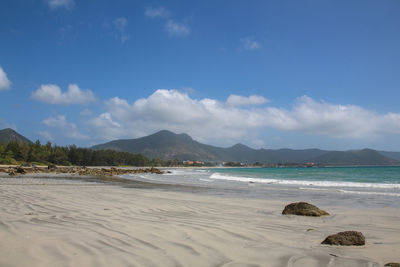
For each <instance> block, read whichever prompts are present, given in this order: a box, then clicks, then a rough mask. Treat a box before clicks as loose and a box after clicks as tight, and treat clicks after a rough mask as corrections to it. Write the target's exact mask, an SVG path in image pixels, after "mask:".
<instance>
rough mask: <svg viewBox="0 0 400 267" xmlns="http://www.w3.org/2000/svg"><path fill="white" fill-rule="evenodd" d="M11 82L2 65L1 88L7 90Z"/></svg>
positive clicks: (0, 68) (0, 72)
mask: <svg viewBox="0 0 400 267" xmlns="http://www.w3.org/2000/svg"><path fill="white" fill-rule="evenodd" d="M10 86H11V82H10V80H9V79H8V78H7V74H6V73H5V72H4V70H3V68H2V67H0V90H5V89H8V88H10Z"/></svg>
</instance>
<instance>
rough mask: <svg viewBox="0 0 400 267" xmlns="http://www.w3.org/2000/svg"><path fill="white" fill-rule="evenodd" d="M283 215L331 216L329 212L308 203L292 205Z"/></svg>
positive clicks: (286, 208)
mask: <svg viewBox="0 0 400 267" xmlns="http://www.w3.org/2000/svg"><path fill="white" fill-rule="evenodd" d="M282 214H284V215H288V214H293V215H301V216H315V217H319V216H323V215H329V213H328V212H326V211H324V210H321V209H319V208H318V207H316V206H314V205H312V204H309V203H307V202H296V203H291V204H289V205H287V206H286V207H285V209H284V210H283V211H282Z"/></svg>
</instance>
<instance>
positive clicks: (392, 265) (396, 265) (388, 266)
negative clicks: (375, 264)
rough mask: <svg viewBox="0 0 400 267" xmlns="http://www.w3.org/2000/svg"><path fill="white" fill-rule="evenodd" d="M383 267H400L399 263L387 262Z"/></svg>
mask: <svg viewBox="0 0 400 267" xmlns="http://www.w3.org/2000/svg"><path fill="white" fill-rule="evenodd" d="M384 266H385V267H400V263H398V262H389V263H386V264H385V265H384Z"/></svg>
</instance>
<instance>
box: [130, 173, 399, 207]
mask: <svg viewBox="0 0 400 267" xmlns="http://www.w3.org/2000/svg"><path fill="white" fill-rule="evenodd" d="M165 170H166V171H169V173H166V174H164V175H154V174H140V175H136V174H135V175H130V176H126V178H130V179H138V180H142V181H149V182H160V183H168V184H179V185H186V186H198V187H203V188H209V190H206V192H208V193H210V194H215V193H217V194H220V195H224V194H226V195H230V196H232V195H235V194H239V195H241V196H243V195H246V197H256V198H269V199H271V198H282V196H286V197H287V198H289V199H299V200H313V199H314V200H325V201H327V200H328V201H329V199H334V200H335V201H336V202H340V201H341V200H345V199H347V200H348V201H347V202H346V203H349V202H358V203H366V202H367V203H368V204H369V205H372V204H373V203H380V204H382V206H385V205H390V206H393V205H395V206H399V208H400V201H399V200H400V167H398V166H395V167H312V168H167V169H165ZM344 205H347V204H344Z"/></svg>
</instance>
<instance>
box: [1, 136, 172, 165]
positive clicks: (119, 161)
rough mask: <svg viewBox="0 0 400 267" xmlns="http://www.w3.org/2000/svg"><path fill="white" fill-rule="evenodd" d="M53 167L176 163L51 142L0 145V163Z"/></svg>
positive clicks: (126, 153)
mask: <svg viewBox="0 0 400 267" xmlns="http://www.w3.org/2000/svg"><path fill="white" fill-rule="evenodd" d="M18 163H36V164H50V163H51V164H56V165H66V166H68V165H76V166H123V165H126V166H174V165H175V164H176V165H178V164H179V162H178V161H163V160H160V159H152V160H150V159H148V158H146V157H145V156H143V155H140V154H131V153H128V152H118V151H114V150H92V149H88V148H80V147H76V146H75V145H71V146H57V145H53V144H52V143H51V142H47V143H46V144H45V145H42V144H41V143H40V141H39V140H38V141H36V142H35V143H21V142H10V143H8V144H0V164H18Z"/></svg>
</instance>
